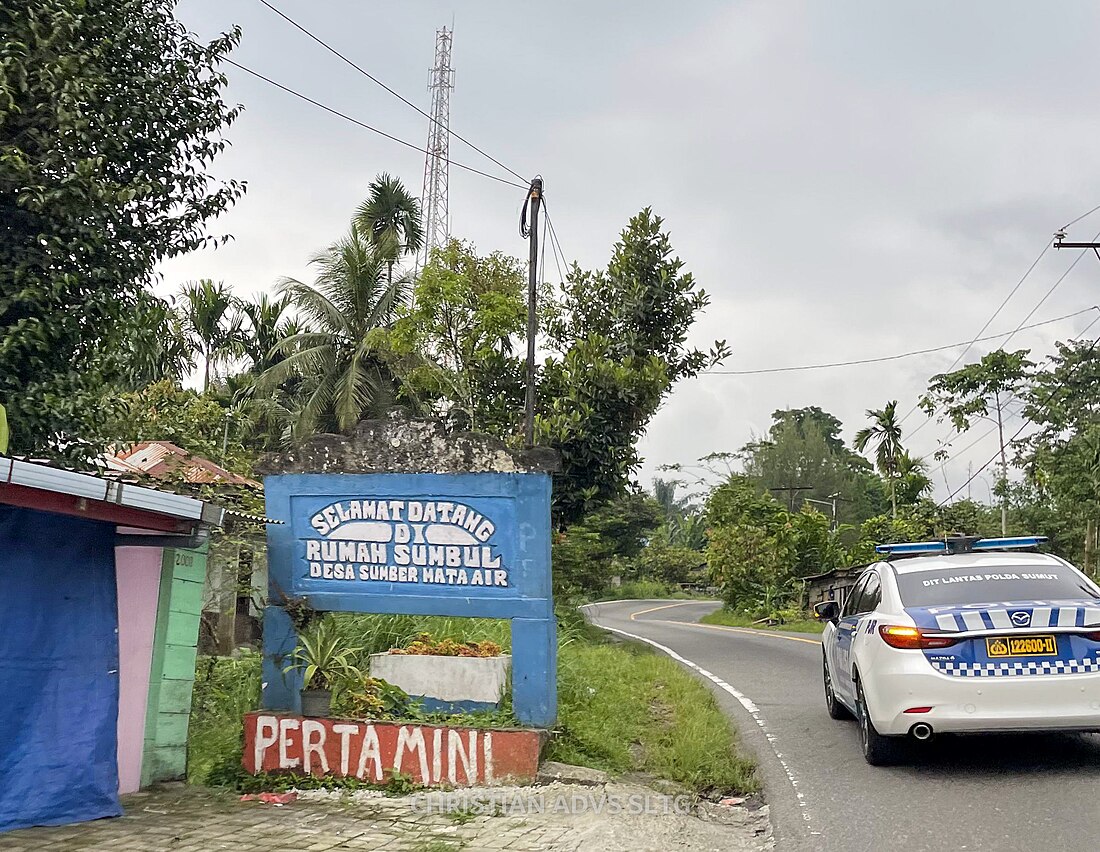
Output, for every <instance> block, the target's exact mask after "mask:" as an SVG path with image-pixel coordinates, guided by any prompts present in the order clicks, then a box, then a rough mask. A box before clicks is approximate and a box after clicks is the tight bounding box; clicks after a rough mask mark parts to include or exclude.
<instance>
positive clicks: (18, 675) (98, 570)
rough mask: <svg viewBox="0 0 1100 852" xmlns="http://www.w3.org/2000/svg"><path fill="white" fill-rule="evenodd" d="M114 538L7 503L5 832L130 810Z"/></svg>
mask: <svg viewBox="0 0 1100 852" xmlns="http://www.w3.org/2000/svg"><path fill="white" fill-rule="evenodd" d="M114 534H115V530H114V526H113V525H111V524H105V523H97V522H94V521H87V520H84V519H81V518H72V517H66V516H62V515H54V514H50V513H48V512H39V511H34V510H30V509H19V508H14V507H11V506H0V831H7V830H10V829H14V828H21V827H24V826H31V825H58V824H62V823H69V822H78V821H81V820H88V819H97V818H99V817H106V816H118V815H119V814H121V813H122V809H121V807H120V806H119V802H118V762H117V748H118V746H117V742H118V732H117V727H116V726H117V720H118V609H117V591H116V586H115V557H114Z"/></svg>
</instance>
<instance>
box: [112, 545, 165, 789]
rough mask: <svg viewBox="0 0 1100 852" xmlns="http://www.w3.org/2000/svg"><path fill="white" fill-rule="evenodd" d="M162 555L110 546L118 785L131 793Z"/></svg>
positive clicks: (137, 780)
mask: <svg viewBox="0 0 1100 852" xmlns="http://www.w3.org/2000/svg"><path fill="white" fill-rule="evenodd" d="M162 562H163V554H162V551H161V549H160V548H154V547H120V548H116V549H115V580H116V585H117V588H118V653H119V705H118V788H119V792H120V793H132V792H134V791H136V790H138V789H139V788H140V787H141V762H142V754H143V752H144V748H145V713H146V707H147V699H148V695H149V669H150V665H151V663H152V660H153V634H154V630H155V628H156V622H157V604H158V599H159V596H160V585H161V582H160V580H161V564H162Z"/></svg>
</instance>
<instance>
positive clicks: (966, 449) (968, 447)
mask: <svg viewBox="0 0 1100 852" xmlns="http://www.w3.org/2000/svg"><path fill="white" fill-rule="evenodd" d="M1094 307H1095V306H1094ZM1087 310H1091V308H1089V309H1087ZM1098 322H1100V316H1097V317H1094V318H1093V320H1092V322H1090V323H1089V324H1088V325H1086V326H1085V327H1084V328H1083V329H1081V330H1080V331H1079V332H1077V334H1075V335H1074V336H1073V337H1071V338H1070V340H1079V339H1080V338H1082V337H1084V336H1085V335H1086V334H1088V333H1089V330H1090V329H1091V328H1092V327H1093V326H1094V325H1096V323H1098ZM1013 402H1022V400H1020V398H1019V397H1018V396H1017V395H1016V394H1011V395H1010V396H1009V398H1008V399H1007V400H1006V401H1005V404H1004V406H1003V407H1002V408H1007V407H1008V406H1010V405H1011V404H1012V403H1013ZM1021 413H1022V410H1021V411H1020V412H1016V414H1021ZM931 422H932V418H931V417H929V418H928V420H927V421H925V422H924V423H922V424H921V426H927V425H928V424H929V423H931ZM919 431H920V427H918V428H916V429H914V430H913V431H912V432H910V433H909V437H910V438H911V437H913V435H915V434H916V433H917V432H919ZM996 431H997V427H996V426H994V427H993V429H991V430H990V431H988V432H986V433H985V434H984V435H982V436H981V437H980V438H978V439H977V440H976V441H972V442H971V443H969V444H967V445H966V446H965V447H963V448H962V449H961V450H959V451H958V452H957V453H954V454H952V456H951V459H944V460H943V463H942V464H941V465H940V467H941V468H942V467H943V466H944V465H946V464H947V462H948V461H950V460H954V459H958V458H959V457H960V456H962V455H963V454H965V453H967V452H969V451H970V450H972V449H973V448H974V447H975V446H977V445H978V444H980V443H981V442H982V441H983V440H985V439H986V438H988V437H989V436H990V435H992V434H993V433H994V432H996ZM946 440H947V437H944V438H943V439H941V440H940V443H941V444H943V443H944V442H945V441H946ZM979 472H980V471H979Z"/></svg>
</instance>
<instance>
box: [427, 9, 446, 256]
mask: <svg viewBox="0 0 1100 852" xmlns="http://www.w3.org/2000/svg"><path fill="white" fill-rule="evenodd" d="M453 38H454V30H453V29H450V30H448V29H447V28H446V27H443V28H442V29H440V30H437V31H436V34H435V66H434V67H433V68H431V69H430V70H429V71H428V91H429V92H431V93H432V110H431V121H430V122H429V123H428V144H427V146H426V151H427V156H426V157H425V158H424V191H423V193H422V194H421V196H420V210H421V215H422V216H423V219H424V254H423V258H422V265H426V264H427V262H428V258H430V257H431V253H432V249H434V248H439V247H442V246H445V245H446V244H447V240H448V239H449V238H450V233H451V222H450V216H449V215H448V212H447V183H448V179H449V178H448V169H447V166H448V163H449V153H450V152H449V142H450V126H451V89H453V88H454V87H455V72H454V68H452V67H451V41H452V39H453Z"/></svg>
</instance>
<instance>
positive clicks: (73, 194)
mask: <svg viewBox="0 0 1100 852" xmlns="http://www.w3.org/2000/svg"><path fill="white" fill-rule="evenodd" d="M175 5H176V3H175V2H174V0H99V2H95V3H83V2H74V0H21V2H14V3H6V4H3V5H2V6H0V32H3V34H4V38H3V39H2V40H0V210H2V215H0V221H2V223H3V224H2V226H0V339H2V340H3V341H4V343H3V346H2V347H0V399H3V400H4V402H5V403H6V405H7V407H8V416H9V417H10V419H11V424H12V433H13V436H14V438H13V448H14V450H15V451H17V452H29V451H35V452H51V451H52V452H54V453H56V454H60V455H68V456H70V457H74V458H75V456H78V455H79V456H83V455H84V454H86V453H88V452H92V453H94V452H95V448H94V447H91V446H90V444H89V439H90V438H91V437H92V436H93V435H94V434H95V433H96V432H97V431H98V428H97V424H102V422H103V420H104V418H105V417H106V416H107V412H106V411H105V410H104V409H103V407H102V406H101V405H100V398H101V395H102V388H103V386H104V384H109V383H111V382H113V381H115V380H118V379H124V376H122V374H123V373H124V370H125V363H124V362H125V360H126V356H127V354H128V351H129V343H130V338H131V335H130V333H129V330H128V328H127V326H128V325H129V323H130V322H131V320H132V317H133V315H134V311H135V307H136V305H137V300H138V298H139V296H140V294H141V293H142V292H143V289H144V288H146V287H147V286H148V285H151V284H152V283H153V282H154V280H155V268H156V266H157V264H158V263H159V262H160V261H161V260H163V259H165V258H169V257H173V256H176V255H180V254H184V253H186V252H189V251H193V250H195V249H197V248H200V247H202V246H204V245H206V244H208V243H210V242H212V241H213V238H211V237H209V236H208V235H207V233H206V230H205V225H206V223H207V222H208V221H209V220H210V219H212V218H214V217H216V216H217V215H219V214H220V213H222V212H224V211H225V210H226V209H227V208H228V207H229V206H230V205H231V204H232V202H233V201H234V200H235V199H236V198H237V197H238V196H239V195H240V194H241V192H242V191H243V189H244V187H243V185H242V184H239V183H236V182H233V181H230V182H228V183H219V182H217V181H215V180H214V178H213V177H211V175H210V174H209V172H208V168H209V166H210V164H211V162H212V161H213V160H214V158H215V157H216V156H217V155H218V153H219V152H220V151H221V150H222V149H223V148H224V147H225V145H226V142H225V140H224V138H223V136H222V134H223V132H224V131H225V129H226V128H227V127H228V126H229V125H230V124H231V123H232V121H233V120H234V119H235V118H236V117H237V114H238V109H237V108H236V107H231V106H229V105H228V104H226V102H225V101H224V99H223V90H224V87H225V85H226V79H225V77H224V76H223V75H222V74H221V73H220V71H219V70H218V69H219V66H220V64H221V62H222V60H223V59H224V58H225V56H226V55H227V54H228V53H229V52H230V50H231V49H232V48H233V47H234V46H235V45H236V44H237V42H238V40H239V38H240V32H239V31H238V30H236V29H234V30H233V31H231V32H229V33H227V34H225V35H222V36H219V37H218V38H216V39H214V40H213V41H212V42H210V43H209V44H202V43H200V42H198V41H197V40H196V39H195V38H194V36H193V35H192V34H190V33H188V32H187V30H186V29H185V28H184V27H183V25H182V24H180V23H179V22H178V21H177V20H176V19H175V17H174V15H173V10H174V8H175ZM74 437H80V438H82V440H73V438H74Z"/></svg>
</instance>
